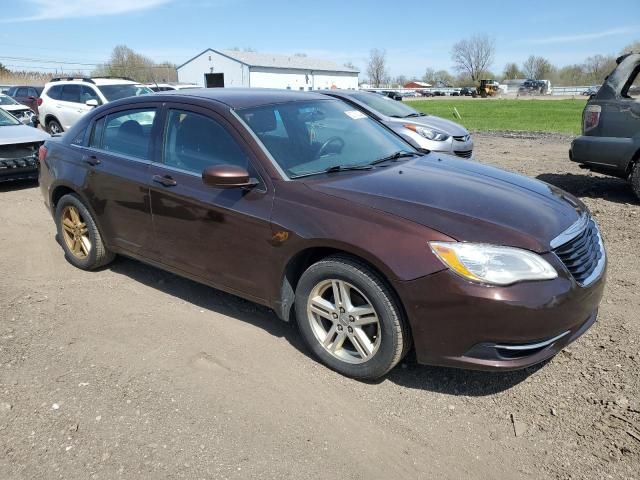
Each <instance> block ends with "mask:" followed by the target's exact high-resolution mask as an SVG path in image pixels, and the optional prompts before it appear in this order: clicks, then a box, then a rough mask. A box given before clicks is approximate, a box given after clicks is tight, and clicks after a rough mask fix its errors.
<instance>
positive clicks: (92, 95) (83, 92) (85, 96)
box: [80, 85, 102, 105]
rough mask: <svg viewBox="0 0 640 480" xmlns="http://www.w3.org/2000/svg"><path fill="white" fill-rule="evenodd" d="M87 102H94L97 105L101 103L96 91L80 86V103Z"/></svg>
mask: <svg viewBox="0 0 640 480" xmlns="http://www.w3.org/2000/svg"><path fill="white" fill-rule="evenodd" d="M87 100H96V101H97V102H98V105H100V104H101V103H102V101H101V100H100V97H99V96H98V94H97V93H96V91H95V90H94V89H93V88H91V87H88V86H87V85H80V103H86V102H87Z"/></svg>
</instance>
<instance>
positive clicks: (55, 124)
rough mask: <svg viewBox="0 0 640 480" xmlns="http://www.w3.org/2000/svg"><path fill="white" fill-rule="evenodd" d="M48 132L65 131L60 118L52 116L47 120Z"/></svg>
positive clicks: (52, 133)
mask: <svg viewBox="0 0 640 480" xmlns="http://www.w3.org/2000/svg"><path fill="white" fill-rule="evenodd" d="M47 132H48V133H49V134H51V135H54V134H56V133H62V132H64V129H63V128H62V125H60V122H59V121H58V120H56V119H55V118H52V119H51V120H49V121H48V122H47Z"/></svg>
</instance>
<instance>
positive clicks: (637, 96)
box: [626, 68, 640, 101]
mask: <svg viewBox="0 0 640 480" xmlns="http://www.w3.org/2000/svg"><path fill="white" fill-rule="evenodd" d="M632 76H635V79H634V80H633V82H631V85H630V86H629V89H628V90H627V95H626V96H627V97H630V98H633V99H634V100H636V101H640V68H638V69H636V71H635V73H633V74H632Z"/></svg>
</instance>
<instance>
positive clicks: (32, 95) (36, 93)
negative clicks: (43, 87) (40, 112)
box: [29, 88, 38, 97]
mask: <svg viewBox="0 0 640 480" xmlns="http://www.w3.org/2000/svg"><path fill="white" fill-rule="evenodd" d="M29 96H30V97H38V92H37V91H36V89H35V88H30V89H29Z"/></svg>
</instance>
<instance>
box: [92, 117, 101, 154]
mask: <svg viewBox="0 0 640 480" xmlns="http://www.w3.org/2000/svg"><path fill="white" fill-rule="evenodd" d="M102 132H104V117H102V118H101V119H100V120H98V121H97V122H95V123H94V124H93V130H91V137H89V147H92V148H100V145H101V143H102Z"/></svg>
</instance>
